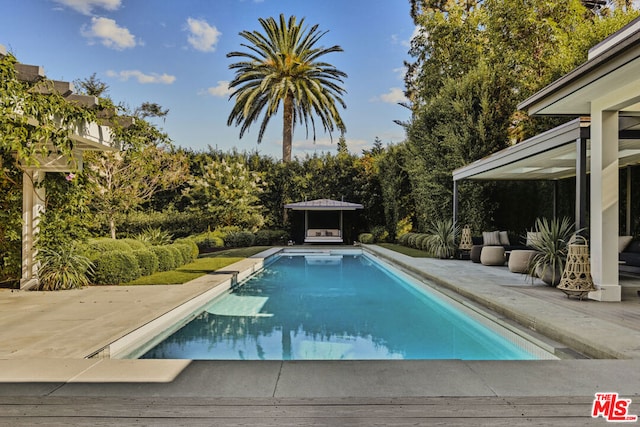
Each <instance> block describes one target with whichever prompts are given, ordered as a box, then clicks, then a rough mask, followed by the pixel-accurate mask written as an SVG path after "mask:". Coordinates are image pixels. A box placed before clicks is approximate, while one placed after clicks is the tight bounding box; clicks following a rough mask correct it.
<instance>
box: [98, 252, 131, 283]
mask: <svg viewBox="0 0 640 427" xmlns="http://www.w3.org/2000/svg"><path fill="white" fill-rule="evenodd" d="M91 261H92V262H93V266H94V267H93V274H92V276H91V278H92V282H93V283H94V284H96V285H119V284H121V283H127V282H130V281H132V280H135V279H137V278H138V277H140V267H139V265H138V260H137V258H136V257H135V255H133V251H131V250H129V251H126V252H123V251H108V252H104V253H101V254H99V255H98V256H96V257H95V258H93V259H92V260H91Z"/></svg>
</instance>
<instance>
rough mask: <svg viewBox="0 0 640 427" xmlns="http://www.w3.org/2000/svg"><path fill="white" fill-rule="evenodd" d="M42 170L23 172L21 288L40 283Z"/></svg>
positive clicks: (43, 195)
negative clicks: (38, 241) (37, 258)
mask: <svg viewBox="0 0 640 427" xmlns="http://www.w3.org/2000/svg"><path fill="white" fill-rule="evenodd" d="M44 174H45V173H44V172H42V171H33V170H32V171H27V172H24V173H23V174H22V222H23V224H22V278H21V279H20V289H29V288H32V287H34V286H36V285H37V284H38V263H37V262H36V255H37V250H36V247H35V242H36V239H37V237H38V231H39V223H40V215H41V213H42V212H44V206H45V204H44V201H45V189H44V187H42V186H40V185H39V184H40V183H41V182H42V179H43V178H44Z"/></svg>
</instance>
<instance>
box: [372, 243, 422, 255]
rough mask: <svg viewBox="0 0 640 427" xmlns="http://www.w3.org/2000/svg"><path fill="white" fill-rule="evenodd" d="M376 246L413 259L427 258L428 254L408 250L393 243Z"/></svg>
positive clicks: (411, 249)
mask: <svg viewBox="0 0 640 427" xmlns="http://www.w3.org/2000/svg"><path fill="white" fill-rule="evenodd" d="M377 245H379V246H382V247H383V248H387V249H390V250H392V251H395V252H399V253H401V254H404V255H407V256H410V257H414V258H429V253H428V252H425V251H421V250H418V249H414V248H408V247H406V246H402V245H396V244H395V243H377Z"/></svg>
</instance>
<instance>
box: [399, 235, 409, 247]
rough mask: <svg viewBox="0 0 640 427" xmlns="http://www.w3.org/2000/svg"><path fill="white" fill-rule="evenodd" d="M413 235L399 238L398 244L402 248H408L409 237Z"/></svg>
mask: <svg viewBox="0 0 640 427" xmlns="http://www.w3.org/2000/svg"><path fill="white" fill-rule="evenodd" d="M410 234H411V233H404V234H401V235H400V236H399V237H398V244H400V245H402V246H407V245H408V244H409V235H410Z"/></svg>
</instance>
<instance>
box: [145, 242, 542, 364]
mask: <svg viewBox="0 0 640 427" xmlns="http://www.w3.org/2000/svg"><path fill="white" fill-rule="evenodd" d="M502 335H503V334H502ZM502 335H501V334H499V333H497V332H495V331H494V330H492V329H490V328H488V327H486V326H484V325H483V324H481V323H479V322H476V321H475V320H473V319H471V318H470V317H468V316H465V315H464V314H463V313H462V312H461V311H458V310H456V309H454V308H453V307H452V306H449V305H448V304H447V303H445V302H444V300H442V299H441V297H438V296H437V295H435V294H434V293H432V292H428V291H426V290H425V289H423V287H422V286H415V285H413V284H411V283H409V280H407V278H402V277H400V276H398V275H395V274H393V273H392V272H391V271H390V270H389V269H388V268H387V267H385V266H383V265H382V264H380V263H378V262H376V261H375V260H374V259H372V258H370V257H369V256H367V255H331V256H328V255H307V256H293V255H291V256H288V255H283V256H280V257H278V258H277V259H276V261H274V262H273V263H271V264H269V265H268V266H266V267H265V268H264V269H263V270H261V271H260V272H259V273H257V274H256V275H254V276H253V277H251V278H250V279H248V280H247V281H246V282H245V283H243V284H241V286H239V287H237V288H236V289H235V290H233V291H232V292H230V293H229V294H226V295H223V296H220V297H218V298H216V299H214V300H213V301H212V302H211V303H210V304H209V305H208V306H207V307H206V308H205V310H204V311H202V313H200V314H198V315H197V316H196V317H195V318H194V319H193V320H191V321H190V322H189V323H187V324H185V325H184V326H183V327H181V328H180V329H179V330H177V331H175V332H174V333H173V334H171V335H170V336H168V337H166V338H165V339H164V341H162V342H160V343H159V344H157V345H156V346H155V347H153V348H151V349H150V350H148V351H147V352H146V353H144V354H143V355H142V356H141V357H140V358H143V359H159V358H161V359H217V360H304V359H313V360H319V359H322V360H327V359H329V360H340V359H466V360H522V359H536V358H537V357H536V356H534V355H533V354H532V353H530V352H528V351H526V350H525V349H523V346H521V345H516V344H514V343H512V342H511V341H510V340H507V339H505V338H503V336H502Z"/></svg>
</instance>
